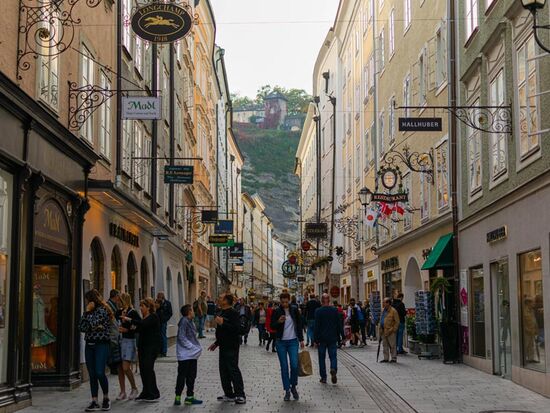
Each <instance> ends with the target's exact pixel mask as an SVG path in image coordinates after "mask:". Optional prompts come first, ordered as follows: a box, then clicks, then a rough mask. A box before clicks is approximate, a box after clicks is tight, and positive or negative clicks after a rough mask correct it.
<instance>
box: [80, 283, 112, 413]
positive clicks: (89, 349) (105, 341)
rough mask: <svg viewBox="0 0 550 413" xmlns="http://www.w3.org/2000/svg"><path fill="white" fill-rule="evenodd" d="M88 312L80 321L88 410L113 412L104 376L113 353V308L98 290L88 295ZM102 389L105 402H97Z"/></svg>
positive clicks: (91, 291) (85, 296)
mask: <svg viewBox="0 0 550 413" xmlns="http://www.w3.org/2000/svg"><path fill="white" fill-rule="evenodd" d="M84 298H85V299H86V311H85V312H84V314H83V315H82V318H81V319H80V322H79V325H78V327H79V329H80V331H81V332H82V333H84V340H85V342H86V347H85V349H84V355H85V358H86V368H87V369H88V375H89V376H90V390H91V393H92V402H91V403H90V405H89V406H88V407H87V408H86V411H87V412H95V411H98V410H103V411H107V410H111V401H110V399H109V381H108V380H107V376H106V375H105V366H106V365H107V360H108V358H109V352H110V342H111V336H110V330H111V325H112V323H113V321H114V319H115V316H114V314H113V312H112V311H111V307H109V305H108V304H106V303H105V301H103V299H102V298H101V295H100V294H99V291H97V290H95V289H94V290H90V291H88V292H87V293H86V294H85V295H84ZM99 386H101V391H102V392H103V402H102V403H101V405H100V404H99V403H98V394H99Z"/></svg>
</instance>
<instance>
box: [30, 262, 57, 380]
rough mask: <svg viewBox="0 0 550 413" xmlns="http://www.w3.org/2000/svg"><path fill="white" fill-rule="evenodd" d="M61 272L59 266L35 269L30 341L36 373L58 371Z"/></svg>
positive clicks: (41, 266) (40, 266)
mask: <svg viewBox="0 0 550 413" xmlns="http://www.w3.org/2000/svg"><path fill="white" fill-rule="evenodd" d="M59 273H60V267H59V265H35V266H34V273H33V286H32V314H33V316H32V342H31V367H32V371H33V373H43V372H52V371H56V367H57V319H58V304H59Z"/></svg>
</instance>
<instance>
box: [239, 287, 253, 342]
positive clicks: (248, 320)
mask: <svg viewBox="0 0 550 413" xmlns="http://www.w3.org/2000/svg"><path fill="white" fill-rule="evenodd" d="M235 310H237V312H238V313H239V321H240V325H241V339H240V343H241V344H242V343H243V341H244V344H247V343H248V332H249V331H250V326H251V325H252V310H251V309H250V306H249V305H247V304H246V303H245V302H244V298H242V297H241V298H239V300H238V301H237V304H235Z"/></svg>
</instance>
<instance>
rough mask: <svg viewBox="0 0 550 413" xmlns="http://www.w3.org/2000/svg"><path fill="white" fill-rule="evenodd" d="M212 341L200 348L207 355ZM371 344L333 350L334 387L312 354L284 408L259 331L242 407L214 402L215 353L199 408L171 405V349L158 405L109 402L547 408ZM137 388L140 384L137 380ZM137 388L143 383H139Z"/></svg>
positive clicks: (487, 381) (82, 391)
mask: <svg viewBox="0 0 550 413" xmlns="http://www.w3.org/2000/svg"><path fill="white" fill-rule="evenodd" d="M212 341H213V336H212V335H211V334H209V335H208V337H207V338H206V339H205V340H204V341H202V345H203V347H204V348H206V347H207V346H208V345H210V343H211V342H212ZM376 347H377V346H376V343H374V342H369V344H368V346H367V347H365V348H363V349H359V348H353V349H347V350H345V351H339V353H338V361H339V372H338V384H337V385H335V386H334V385H331V384H326V385H323V384H321V383H319V378H318V376H317V374H318V368H317V353H316V351H311V355H312V361H313V364H314V368H313V371H314V375H313V376H311V377H306V378H300V380H299V385H298V388H299V391H300V400H299V401H298V402H296V401H290V402H285V401H283V393H282V391H281V385H280V375H279V374H280V373H279V364H278V361H277V356H276V354H275V353H271V352H266V351H265V349H264V348H260V347H259V346H258V339H257V332H256V330H252V331H251V335H250V339H249V344H248V345H247V346H242V347H241V359H240V366H241V370H242V373H243V376H244V382H245V390H246V394H247V404H246V405H243V406H237V405H233V404H223V403H219V402H218V401H217V400H216V397H217V396H219V395H220V394H221V386H220V381H219V378H218V371H217V366H218V365H217V362H218V353H217V352H215V353H211V352H208V351H205V352H204V353H203V355H202V357H201V358H200V360H199V373H198V379H197V385H196V396H197V397H198V398H202V399H203V400H204V404H203V405H202V406H197V407H175V406H173V390H174V385H175V378H176V370H177V364H176V360H175V357H174V351H175V348H174V347H172V348H171V349H170V352H169V357H167V358H165V359H161V360H160V361H158V362H157V364H156V372H157V380H158V381H159V389H160V391H161V401H160V402H159V403H156V404H149V403H137V402H133V401H123V402H118V401H114V402H113V408H112V411H113V412H176V411H181V410H184V411H190V410H197V411H201V412H221V411H223V412H258V413H259V412H265V413H268V412H315V413H329V412H339V413H340V412H342V413H347V412H350V413H351V412H354V413H359V412H369V413H378V412H384V413H386V412H387V413H409V412H410V413H413V412H419V413H436V412H437V413H479V412H484V411H489V410H491V411H494V410H506V411H516V410H520V411H522V412H533V413H535V412H548V411H550V401H549V400H548V399H547V398H545V397H543V396H540V395H538V394H536V393H533V392H531V391H529V390H527V389H525V388H523V387H520V386H518V385H516V384H514V383H512V382H511V381H508V380H504V379H501V378H498V377H494V376H490V375H487V374H485V373H482V372H480V371H477V370H474V369H472V368H470V367H468V366H465V365H444V364H443V363H442V362H441V361H440V360H432V361H428V360H421V361H419V360H418V359H417V358H416V357H412V356H404V357H401V358H400V359H399V362H398V364H396V365H390V364H380V363H376ZM138 382H139V380H138ZM109 384H110V385H111V386H112V387H111V388H112V391H111V393H112V395H116V394H118V389H119V387H118V380H117V379H116V377H114V376H110V377H109ZM140 386H141V383H140ZM88 399H89V387H88V383H84V384H83V385H82V386H81V387H80V388H79V389H77V390H75V391H72V392H63V393H60V392H54V391H51V390H48V391H44V390H37V391H35V392H33V407H31V408H27V409H24V410H23V412H24V413H33V412H41V413H50V412H56V413H57V412H65V413H70V412H81V411H83V408H84V407H85V405H86V403H87V402H88Z"/></svg>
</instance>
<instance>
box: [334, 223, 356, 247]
mask: <svg viewBox="0 0 550 413" xmlns="http://www.w3.org/2000/svg"><path fill="white" fill-rule="evenodd" d="M334 223H335V225H336V230H337V231H338V232H339V233H340V234H343V235H344V237H346V238H350V239H351V240H353V246H354V247H355V250H356V251H359V250H360V249H361V241H360V240H358V239H357V233H358V231H359V220H358V219H357V217H356V216H353V217H342V218H339V219H337V220H335V221H334Z"/></svg>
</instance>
